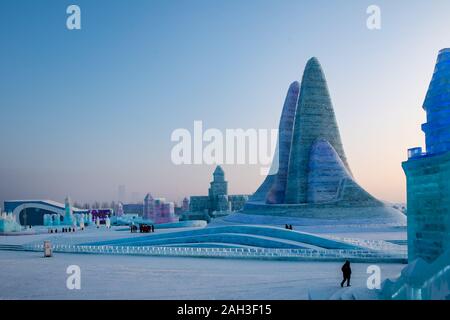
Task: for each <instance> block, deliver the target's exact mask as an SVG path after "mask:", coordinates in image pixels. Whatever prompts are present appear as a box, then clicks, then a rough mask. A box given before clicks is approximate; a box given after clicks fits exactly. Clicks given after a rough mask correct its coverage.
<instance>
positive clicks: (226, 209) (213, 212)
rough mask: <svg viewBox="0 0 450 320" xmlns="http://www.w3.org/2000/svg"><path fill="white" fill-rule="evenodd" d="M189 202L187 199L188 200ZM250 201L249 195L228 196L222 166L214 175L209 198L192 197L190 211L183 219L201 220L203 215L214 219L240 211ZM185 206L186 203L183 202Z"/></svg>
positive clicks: (218, 167)
mask: <svg viewBox="0 0 450 320" xmlns="http://www.w3.org/2000/svg"><path fill="white" fill-rule="evenodd" d="M186 200H187V199H186ZM247 200H248V196H247V195H228V182H227V181H226V180H225V172H224V171H223V169H222V167H221V166H217V167H216V169H215V170H214V173H213V181H211V183H210V187H209V190H208V195H207V196H191V198H190V201H189V211H188V212H187V213H186V214H183V219H185V220H191V219H199V218H200V216H202V215H205V214H206V215H207V216H209V217H214V216H217V215H221V214H229V213H231V212H233V211H239V210H241V209H242V208H243V207H244V204H245V202H246V201H247ZM183 204H184V201H183Z"/></svg>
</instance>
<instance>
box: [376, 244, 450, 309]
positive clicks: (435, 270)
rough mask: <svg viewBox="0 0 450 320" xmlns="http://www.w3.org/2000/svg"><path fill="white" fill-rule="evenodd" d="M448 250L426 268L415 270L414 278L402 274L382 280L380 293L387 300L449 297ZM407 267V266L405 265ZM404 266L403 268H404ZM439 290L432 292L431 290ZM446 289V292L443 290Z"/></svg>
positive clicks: (449, 272)
mask: <svg viewBox="0 0 450 320" xmlns="http://www.w3.org/2000/svg"><path fill="white" fill-rule="evenodd" d="M449 261H450V250H449V251H447V252H446V253H444V254H443V255H441V256H440V257H439V258H438V259H436V260H435V261H434V262H432V263H431V264H428V263H426V262H425V265H426V268H425V269H424V268H423V267H422V268H420V270H415V271H413V273H415V276H414V278H413V279H412V278H411V276H408V275H404V274H402V275H401V276H400V277H399V278H398V279H395V280H394V281H392V280H389V279H388V280H386V281H384V282H383V286H382V290H381V293H382V295H383V298H385V299H389V300H432V299H433V300H434V299H448V298H450V262H449ZM406 268H408V267H406ZM406 268H405V269H406ZM435 289H441V292H438V294H436V292H434V293H433V290H435ZM445 291H446V292H445Z"/></svg>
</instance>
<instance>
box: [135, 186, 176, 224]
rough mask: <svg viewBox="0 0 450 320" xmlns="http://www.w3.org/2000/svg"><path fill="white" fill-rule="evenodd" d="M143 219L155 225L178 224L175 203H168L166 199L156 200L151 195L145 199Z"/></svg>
mask: <svg viewBox="0 0 450 320" xmlns="http://www.w3.org/2000/svg"><path fill="white" fill-rule="evenodd" d="M143 218H144V219H145V220H151V221H152V222H153V223H155V224H160V223H170V222H178V217H177V216H176V215H175V205H174V203H173V202H167V201H166V200H165V199H164V198H157V199H155V198H153V197H152V195H151V194H150V193H148V194H147V195H146V196H145V198H144V215H143Z"/></svg>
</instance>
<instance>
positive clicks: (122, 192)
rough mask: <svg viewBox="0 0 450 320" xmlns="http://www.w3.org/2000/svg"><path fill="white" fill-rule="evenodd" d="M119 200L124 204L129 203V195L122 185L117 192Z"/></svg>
mask: <svg viewBox="0 0 450 320" xmlns="http://www.w3.org/2000/svg"><path fill="white" fill-rule="evenodd" d="M117 200H118V201H119V202H122V203H123V202H125V201H127V194H126V190H125V186H124V185H120V186H119V188H118V190H117Z"/></svg>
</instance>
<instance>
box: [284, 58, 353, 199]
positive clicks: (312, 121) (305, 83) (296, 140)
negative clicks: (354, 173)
mask: <svg viewBox="0 0 450 320" xmlns="http://www.w3.org/2000/svg"><path fill="white" fill-rule="evenodd" d="M318 139H324V140H326V141H328V142H329V143H330V145H331V146H332V147H333V149H334V150H336V152H337V154H338V155H339V158H340V159H341V160H342V162H343V164H344V166H345V167H346V168H347V170H348V171H349V172H350V168H349V166H348V164H347V158H346V156H345V153H344V149H343V146H342V142H341V138H340V134H339V129H338V126H337V123H336V118H335V115H334V110H333V105H332V103H331V98H330V94H329V91H328V85H327V82H326V79H325V75H324V73H323V71H322V67H321V65H320V63H319V61H318V60H317V58H311V59H310V60H309V61H308V63H307V64H306V67H305V71H304V73H303V79H302V84H301V87H300V96H299V99H298V105H297V112H296V115H295V122H294V130H293V136H292V147H291V154H290V159H289V169H288V177H287V187H286V196H285V202H286V203H288V204H299V203H306V202H307V193H308V190H307V187H308V165H309V156H310V150H311V148H312V146H313V144H314V143H315V141H317V140H318Z"/></svg>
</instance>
